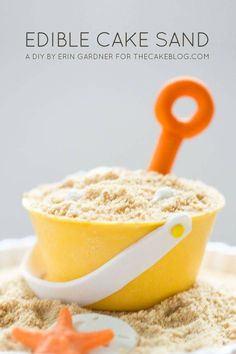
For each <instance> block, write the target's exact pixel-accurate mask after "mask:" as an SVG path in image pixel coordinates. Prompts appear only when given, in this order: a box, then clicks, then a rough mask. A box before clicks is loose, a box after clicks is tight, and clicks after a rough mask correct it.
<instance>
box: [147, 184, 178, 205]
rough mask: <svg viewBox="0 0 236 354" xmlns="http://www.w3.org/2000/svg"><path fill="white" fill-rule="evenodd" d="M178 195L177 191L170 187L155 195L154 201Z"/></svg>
mask: <svg viewBox="0 0 236 354" xmlns="http://www.w3.org/2000/svg"><path fill="white" fill-rule="evenodd" d="M175 194H176V191H175V190H174V189H172V188H170V187H164V188H160V189H159V190H158V191H157V192H156V193H155V195H154V197H153V199H152V201H153V202H156V201H158V200H161V199H167V198H171V197H173V196H174V195H175Z"/></svg>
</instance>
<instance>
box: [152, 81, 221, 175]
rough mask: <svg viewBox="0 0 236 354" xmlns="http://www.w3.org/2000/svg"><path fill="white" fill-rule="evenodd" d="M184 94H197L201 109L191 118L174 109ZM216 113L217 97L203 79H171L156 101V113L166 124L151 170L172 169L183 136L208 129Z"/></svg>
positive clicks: (194, 96) (196, 98)
mask: <svg viewBox="0 0 236 354" xmlns="http://www.w3.org/2000/svg"><path fill="white" fill-rule="evenodd" d="M181 97H190V98H193V99H194V100H195V101H196V102H197V105H198V107H197V111H196V112H195V113H194V115H193V116H192V117H191V119H190V120H189V121H188V122H181V121H179V120H178V118H177V117H176V116H175V115H174V114H173V112H172V107H173V104H174V102H175V101H176V100H177V99H179V98H181ZM213 113H214V103H213V98H212V96H211V94H210V92H209V90H208V89H207V87H206V86H205V85H204V84H203V83H202V82H201V81H199V80H196V79H193V78H181V79H175V80H173V81H171V82H169V83H167V84H166V85H165V86H164V87H163V88H162V90H161V92H160V95H159V96H158V98H157V101H156V104H155V114H156V118H157V120H158V121H159V122H160V123H161V125H162V132H161V136H160V139H159V141H158V144H157V147H156V149H155V151H154V154H153V157H152V160H151V163H150V166H149V170H152V171H156V172H159V173H163V174H166V173H169V172H170V171H171V168H172V165H173V163H174V161H175V157H176V155H177V152H178V149H179V147H180V145H181V143H182V141H183V139H185V138H192V137H193V136H195V135H197V134H199V133H200V132H201V131H202V130H204V129H205V128H206V127H207V126H208V124H209V123H210V121H211V119H212V117H213Z"/></svg>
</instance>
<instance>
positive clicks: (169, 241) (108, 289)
mask: <svg viewBox="0 0 236 354" xmlns="http://www.w3.org/2000/svg"><path fill="white" fill-rule="evenodd" d="M191 229H192V221H191V218H190V217H189V216H188V215H186V214H177V215H175V216H173V217H171V218H170V219H169V220H168V222H167V223H166V224H165V225H164V226H161V227H159V228H157V229H155V230H154V231H152V232H151V233H150V234H148V235H147V236H145V237H143V238H142V239H141V240H139V241H137V242H136V243H135V244H133V245H131V246H130V247H128V248H126V249H125V250H124V251H122V252H121V253H119V254H118V255H116V256H115V257H113V258H112V259H111V260H110V261H108V262H107V263H105V264H104V265H102V266H101V267H99V268H98V269H96V270H95V271H93V272H91V273H89V274H87V275H85V276H83V277H81V278H79V279H75V280H72V281H68V282H60V283H56V282H49V281H46V280H42V279H39V278H37V277H35V276H33V275H32V274H31V273H30V271H29V269H28V257H27V258H26V259H25V261H24V262H23V267H22V272H23V276H24V278H25V279H26V281H27V283H28V284H29V286H30V288H31V289H32V290H33V291H34V292H35V293H36V295H37V296H38V297H40V298H53V299H55V298H57V299H60V300H64V301H75V302H78V303H79V305H81V306H86V305H90V304H93V303H95V302H97V301H100V300H102V299H104V298H106V297H108V296H110V295H112V294H114V293H115V292H117V291H118V290H120V289H122V288H123V287H124V286H125V285H127V284H128V283H129V282H131V281H132V280H134V279H135V278H137V277H138V276H139V275H140V274H142V273H143V272H145V271H146V270H148V269H149V268H150V267H151V266H153V265H154V264H155V263H157V262H158V261H159V260H160V259H161V258H162V257H164V256H165V255H166V254H167V253H168V252H169V251H170V250H171V249H172V248H174V247H175V246H176V245H177V244H178V243H179V242H181V241H182V240H183V239H184V238H185V237H186V236H187V235H188V234H189V233H190V232H191Z"/></svg>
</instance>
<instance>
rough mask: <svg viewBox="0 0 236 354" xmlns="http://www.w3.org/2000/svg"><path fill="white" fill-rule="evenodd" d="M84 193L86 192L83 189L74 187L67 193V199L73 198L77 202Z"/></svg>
mask: <svg viewBox="0 0 236 354" xmlns="http://www.w3.org/2000/svg"><path fill="white" fill-rule="evenodd" d="M83 194H84V192H83V191H82V190H78V189H75V188H72V189H70V190H69V192H68V193H67V195H66V197H65V200H73V201H74V202H77V200H79V199H80V198H81V197H82V195H83Z"/></svg>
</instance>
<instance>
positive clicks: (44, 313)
mask: <svg viewBox="0 0 236 354" xmlns="http://www.w3.org/2000/svg"><path fill="white" fill-rule="evenodd" d="M16 273H17V271H14V270H13V271H12V272H11V274H10V273H9V272H8V273H5V275H4V274H2V275H0V329H1V331H0V350H22V349H24V350H26V349H25V348H23V347H22V346H21V345H20V344H18V343H16V342H14V341H13V340H12V339H11V337H10V333H11V330H12V328H13V327H15V326H22V327H26V328H29V329H32V330H38V329H46V328H48V327H49V326H51V325H52V324H53V323H54V322H55V320H56V318H57V315H58V313H59V310H60V309H61V308H62V306H64V304H63V303H62V302H60V301H57V300H53V301H52V300H39V299H38V298H37V297H35V295H34V294H33V293H32V292H31V291H30V290H29V288H28V287H27V285H26V284H25V282H24V280H23V279H21V278H20V276H19V275H18V274H16ZM220 276H221V279H222V286H220V287H215V286H214V276H212V274H209V273H203V276H202V278H203V279H204V280H201V279H200V280H199V281H198V282H197V283H196V284H195V285H194V286H193V287H192V288H191V289H189V290H188V291H185V292H183V293H179V294H177V295H175V296H172V297H170V298H169V299H166V300H164V301H162V302H161V303H160V304H157V305H156V306H154V307H152V308H150V309H148V310H141V311H137V312H127V313H125V312H121V313H107V312H106V313H107V314H110V315H112V316H117V317H119V318H121V319H123V320H125V321H127V322H128V323H129V324H130V325H131V326H133V327H134V328H135V329H136V331H137V332H138V334H139V343H138V346H137V347H136V349H135V350H134V351H133V353H134V354H149V353H150V354H157V353H158V354H167V353H174V352H181V351H184V352H191V351H194V350H197V349H200V348H203V347H209V346H222V345H225V344H227V343H230V342H233V341H236V293H235V292H234V290H236V287H235V289H232V284H233V282H232V280H234V284H235V285H236V282H235V280H236V277H235V276H233V275H232V276H231V277H230V278H229V284H231V286H230V287H228V288H227V287H225V289H224V286H223V283H224V280H225V279H224V278H225V276H224V274H222V275H220ZM209 277H210V279H211V281H209V282H208V280H207V279H208V278H209ZM215 278H216V279H217V281H218V284H219V276H218V275H215ZM229 288H231V291H229ZM226 289H227V290H226ZM69 308H70V310H71V312H72V313H73V314H79V313H86V312H91V311H88V310H86V309H82V308H80V307H79V306H78V305H76V304H71V305H69Z"/></svg>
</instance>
